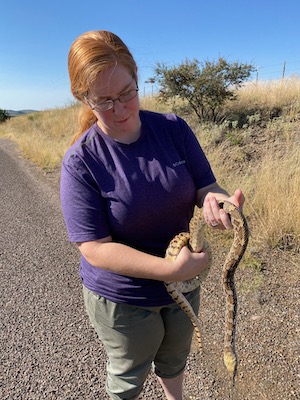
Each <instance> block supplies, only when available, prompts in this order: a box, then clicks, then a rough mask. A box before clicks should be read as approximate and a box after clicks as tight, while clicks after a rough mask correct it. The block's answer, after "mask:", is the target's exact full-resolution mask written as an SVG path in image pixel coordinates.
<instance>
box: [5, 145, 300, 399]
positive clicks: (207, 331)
mask: <svg viewBox="0 0 300 400" xmlns="http://www.w3.org/2000/svg"><path fill="white" fill-rule="evenodd" d="M0 171H1V175H0V196H1V197H0V198H1V208H0V217H1V220H0V221H1V231H0V232H1V233H0V273H1V280H0V290H1V296H0V307H1V320H0V349H1V351H0V399H1V400H8V399H9V400H15V399H22V400H38V399H47V400H52V399H53V400H54V399H55V400H107V399H108V397H107V396H106V394H105V391H104V382H105V364H106V357H105V353H104V351H103V348H102V346H101V343H99V341H98V340H97V337H96V335H95V333H94V331H93V330H92V328H91V327H90V325H89V322H88V318H87V316H86V314H85V312H84V309H83V304H82V296H81V283H80V279H79V276H78V258H79V257H78V253H77V250H76V249H75V248H74V247H73V245H71V244H69V243H68V241H67V236H66V232H65V227H64V223H63V219H62V215H61V211H60V203H59V192H58V180H57V174H53V175H51V174H47V175H46V174H44V173H43V172H42V171H40V170H39V169H38V168H37V167H35V166H34V165H32V164H31V163H30V162H28V161H26V160H24V159H23V158H22V157H21V155H20V153H19V152H18V151H17V150H16V148H15V146H14V145H13V144H12V143H11V142H9V141H7V140H4V139H0ZM213 251H214V254H215V257H214V264H213V267H212V271H211V274H210V278H209V279H207V282H206V283H205V284H204V286H203V288H202V295H201V302H202V308H201V313H200V319H201V323H202V326H203V331H202V336H203V344H204V348H205V353H204V355H201V354H199V353H198V351H197V348H196V346H193V349H192V351H191V354H190V358H189V361H188V365H187V373H186V381H185V399H190V400H192V399H193V400H225V399H230V398H234V399H235V400H237V399H239V400H256V399H257V400H264V399H270V400H271V399H272V400H289V399H299V398H300V395H299V391H298V392H297V390H299V386H300V385H299V382H300V370H299V345H300V337H299V264H300V263H299V254H296V255H292V254H290V255H289V256H288V258H287V257H286V255H284V254H283V253H276V252H272V253H266V254H265V255H261V257H264V270H263V272H262V273H260V274H259V275H258V274H257V273H256V272H253V270H251V269H245V270H239V271H238V272H237V277H236V278H237V279H236V280H237V286H238V299H239V308H238V325H237V351H238V356H239V370H238V375H237V380H236V386H235V388H234V390H233V391H232V389H231V385H230V381H229V379H228V376H227V374H226V371H225V369H224V367H223V363H222V342H223V316H224V304H223V301H224V300H223V293H222V289H221V286H220V278H219V272H218V271H219V270H220V266H219V264H220V263H221V260H222V258H223V257H224V254H223V253H224V251H222V250H220V249H218V248H215V249H213ZM143 399H152V400H155V399H164V396H163V394H162V391H161V389H160V388H159V387H158V385H157V383H156V381H155V378H154V376H153V375H152V374H150V376H149V378H148V380H147V382H146V384H145V389H144V393H143Z"/></svg>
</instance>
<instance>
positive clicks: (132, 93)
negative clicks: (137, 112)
mask: <svg viewBox="0 0 300 400" xmlns="http://www.w3.org/2000/svg"><path fill="white" fill-rule="evenodd" d="M138 91H139V88H138V87H137V88H136V89H131V90H129V91H128V92H125V93H122V94H121V95H120V96H119V97H118V98H116V99H115V100H106V101H103V102H102V103H96V104H92V102H91V101H90V100H89V99H87V98H86V97H85V100H86V101H87V102H88V104H89V105H90V107H91V109H92V110H96V111H108V110H110V109H112V108H113V107H114V105H115V102H116V101H117V100H118V101H119V102H120V103H127V101H130V100H132V99H134V98H135V97H136V96H137V92H138Z"/></svg>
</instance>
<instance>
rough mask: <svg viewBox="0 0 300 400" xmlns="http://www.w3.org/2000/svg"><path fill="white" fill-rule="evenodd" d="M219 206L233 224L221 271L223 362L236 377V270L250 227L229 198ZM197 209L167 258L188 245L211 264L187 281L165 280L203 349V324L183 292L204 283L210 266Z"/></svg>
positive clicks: (176, 237)
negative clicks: (223, 295)
mask: <svg viewBox="0 0 300 400" xmlns="http://www.w3.org/2000/svg"><path fill="white" fill-rule="evenodd" d="M219 206H220V207H221V208H223V209H224V210H225V211H226V212H227V213H228V214H229V215H230V218H231V223H232V225H233V231H234V239H233V243H232V245H231V248H230V250H229V252H228V254H227V257H226V260H225V262H224V266H223V271H222V282H223V287H224V292H225V297H226V303H227V304H226V317H225V338H224V363H225V366H226V368H227V370H228V372H229V373H230V374H231V375H232V376H233V377H234V376H235V374H236V368H237V357H236V353H235V320H236V311H237V298H236V291H235V285H234V273H235V271H236V269H237V266H238V265H239V262H240V261H241V259H242V257H243V255H244V252H245V250H246V247H247V244H248V236H249V233H248V227H247V222H246V219H245V217H244V215H243V214H242V212H241V211H240V210H239V209H238V208H237V207H236V206H234V205H233V204H232V203H229V202H228V201H219ZM199 212H200V211H199V209H198V208H196V210H195V213H194V216H193V218H192V220H191V222H190V227H189V230H190V233H187V232H186V233H179V234H178V235H176V236H175V238H174V239H173V240H172V241H171V242H170V244H169V246H168V248H167V250H166V256H165V257H166V258H167V259H169V260H175V259H176V257H177V256H178V254H179V252H180V250H181V249H182V247H184V246H189V248H190V249H191V250H192V251H193V252H199V251H201V250H205V251H207V252H208V254H209V263H208V267H207V268H206V269H205V270H204V271H203V272H202V273H201V274H200V275H199V276H197V277H196V278H194V279H191V280H189V281H184V282H165V286H166V288H167V291H168V292H169V294H170V295H171V297H172V298H173V300H174V301H175V302H176V303H177V304H178V305H179V306H180V307H181V308H182V309H183V311H184V312H186V314H187V315H188V316H189V318H190V320H191V322H192V324H193V326H194V328H195V332H196V335H197V340H198V343H199V347H200V350H201V351H202V341H201V334H200V323H199V320H198V318H197V316H196V315H195V313H194V311H193V309H192V307H191V305H190V304H189V302H188V301H187V300H186V297H185V296H184V295H183V293H187V292H190V291H192V290H194V289H196V288H197V287H198V286H200V284H201V282H202V281H203V280H204V279H205V278H206V277H207V275H208V274H209V270H210V266H211V255H210V251H209V246H208V244H207V243H206V242H205V241H204V237H203V229H204V223H203V220H201V217H200V215H199Z"/></svg>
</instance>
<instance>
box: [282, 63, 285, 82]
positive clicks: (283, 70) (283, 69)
mask: <svg viewBox="0 0 300 400" xmlns="http://www.w3.org/2000/svg"><path fill="white" fill-rule="evenodd" d="M285 64H286V62H285V61H284V63H283V68H282V79H284V74H285Z"/></svg>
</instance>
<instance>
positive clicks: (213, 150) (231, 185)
mask: <svg viewBox="0 0 300 400" xmlns="http://www.w3.org/2000/svg"><path fill="white" fill-rule="evenodd" d="M235 96H236V99H235V101H234V102H231V101H228V102H225V103H224V104H223V105H222V115H224V118H222V121H219V122H218V123H216V122H209V121H204V122H202V123H200V122H199V119H198V118H197V116H196V115H195V114H193V113H192V112H191V111H189V112H188V108H187V107H182V106H183V105H185V104H184V100H182V99H173V102H171V103H169V104H167V103H166V102H161V101H159V98H158V96H155V95H154V96H149V97H144V98H141V107H142V108H144V109H150V110H153V111H159V112H169V111H175V112H177V113H178V114H179V115H180V116H182V117H183V118H185V119H186V120H187V122H188V123H189V124H190V126H191V127H192V129H193V130H194V132H195V134H196V136H197V137H198V139H199V141H200V143H201V145H202V147H203V148H204V150H205V152H206V154H207V156H208V158H209V161H210V162H211V164H212V167H213V169H214V172H215V174H216V177H217V179H218V181H219V182H220V184H221V185H222V186H224V187H225V188H227V190H228V191H229V192H232V191H233V190H234V189H235V188H237V187H238V186H240V187H242V188H243V190H244V192H245V195H246V198H247V204H246V206H245V209H244V211H245V214H246V217H247V219H248V222H249V226H250V231H251V242H250V245H249V247H248V255H247V257H246V261H245V262H246V263H248V264H251V265H252V266H253V267H255V268H258V269H259V268H261V261H260V259H259V254H260V253H261V252H262V251H264V252H265V251H266V250H267V251H268V250H270V249H273V248H276V249H280V250H282V251H284V252H293V253H300V218H299V216H300V201H299V198H300V79H299V78H296V77H295V78H290V79H285V80H280V81H269V82H258V83H255V82H249V83H246V84H244V85H242V87H241V88H239V89H237V90H236V92H235ZM79 109H80V105H78V104H73V105H71V106H69V107H66V108H62V109H53V110H47V111H43V112H36V113H33V114H27V115H24V116H18V117H14V118H12V119H10V120H7V121H5V122H4V123H1V124H0V137H5V138H9V139H11V140H13V141H15V142H16V143H17V144H18V145H19V147H20V149H21V151H22V152H23V154H24V155H25V157H27V158H29V159H31V160H32V161H33V162H34V163H36V164H37V165H39V166H40V167H41V168H43V169H44V170H45V171H52V170H55V169H59V166H60V162H61V159H62V157H63V154H64V153H65V151H66V149H67V148H68V146H69V144H70V141H71V138H72V136H73V135H74V134H75V132H76V128H77V115H78V112H79ZM219 111H220V112H221V110H219ZM286 254H287V253H286Z"/></svg>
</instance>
